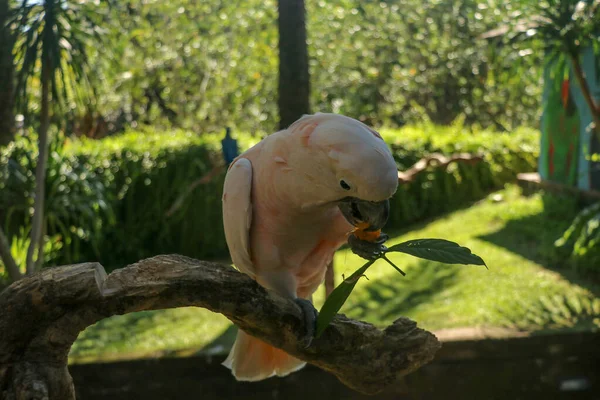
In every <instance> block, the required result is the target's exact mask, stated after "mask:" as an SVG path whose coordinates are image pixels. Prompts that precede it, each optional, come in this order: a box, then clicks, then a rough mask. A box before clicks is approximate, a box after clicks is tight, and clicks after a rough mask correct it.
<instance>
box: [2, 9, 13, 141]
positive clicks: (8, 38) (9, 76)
mask: <svg viewBox="0 0 600 400" xmlns="http://www.w3.org/2000/svg"><path fill="white" fill-rule="evenodd" d="M8 12H9V7H8V0H0V146H2V145H5V144H8V143H10V142H11V141H12V140H13V139H14V135H15V116H14V97H13V96H14V70H15V66H14V60H13V54H12V50H13V43H14V42H13V36H12V34H11V32H10V30H9V28H8V27H7V26H6V22H7V21H8Z"/></svg>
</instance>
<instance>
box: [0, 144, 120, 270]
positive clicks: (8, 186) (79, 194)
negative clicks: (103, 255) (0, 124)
mask: <svg viewBox="0 0 600 400" xmlns="http://www.w3.org/2000/svg"><path fill="white" fill-rule="evenodd" d="M36 140H37V139H36V137H35V134H32V135H31V136H30V137H19V138H18V139H17V140H16V141H14V142H13V143H11V144H10V145H8V146H7V147H4V148H1V149H0V222H2V228H3V229H4V230H5V232H7V235H8V236H9V237H11V238H13V237H14V238H15V239H14V240H20V241H21V242H23V243H25V241H26V242H27V243H29V242H28V239H26V238H25V237H24V236H27V234H28V232H29V226H30V220H31V216H32V211H33V194H34V189H35V185H34V176H35V165H36V162H37V143H36ZM108 196H109V192H107V191H106V190H105V186H104V182H103V179H102V176H101V175H99V174H98V173H97V172H96V171H94V170H93V169H90V168H89V165H86V164H83V163H80V162H79V161H78V160H77V159H76V158H75V157H73V156H72V155H70V154H66V153H65V152H64V138H62V137H60V136H58V137H55V138H53V139H52V141H51V144H50V147H49V155H48V173H47V177H46V201H45V204H44V205H45V215H44V230H45V232H46V234H47V235H49V236H51V237H52V240H51V241H52V242H55V241H57V243H56V245H57V246H61V247H62V251H61V252H60V253H59V254H60V260H61V262H64V263H71V262H75V261H78V260H81V258H82V257H81V253H80V247H81V246H84V247H89V248H90V249H92V250H94V251H95V253H96V254H97V253H98V250H99V245H100V244H101V241H102V236H103V232H104V230H105V228H106V227H107V226H109V225H111V224H112V225H114V223H115V220H114V216H113V213H112V204H111V203H110V201H109V199H108ZM57 254H58V253H57ZM48 261H50V260H48Z"/></svg>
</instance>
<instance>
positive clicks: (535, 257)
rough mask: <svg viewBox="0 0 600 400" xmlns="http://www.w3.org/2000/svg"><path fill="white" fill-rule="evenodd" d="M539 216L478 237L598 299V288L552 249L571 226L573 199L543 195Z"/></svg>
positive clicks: (519, 220)
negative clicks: (547, 270) (541, 209)
mask: <svg viewBox="0 0 600 400" xmlns="http://www.w3.org/2000/svg"><path fill="white" fill-rule="evenodd" d="M542 201H543V204H544V209H543V211H542V212H540V213H538V214H535V215H530V216H528V217H525V218H521V219H511V220H508V221H506V223H505V224H504V225H503V227H502V229H500V230H498V231H496V232H494V233H490V234H487V235H482V236H478V237H477V239H480V240H484V241H486V242H489V243H492V244H494V245H496V246H499V247H503V248H505V249H507V250H509V251H511V252H513V253H515V254H518V255H520V256H522V257H524V258H527V259H528V260H531V261H533V262H535V263H537V264H540V265H543V266H545V267H546V268H548V269H550V270H552V271H555V272H558V273H560V274H561V275H562V276H564V277H565V279H567V280H569V281H570V282H572V283H575V284H577V285H579V286H582V287H585V288H587V289H589V290H590V291H592V292H593V293H594V294H595V295H600V286H599V285H598V283H597V282H594V280H593V279H590V278H589V277H583V276H581V275H580V274H578V273H577V272H576V271H573V270H572V269H570V268H569V267H568V266H567V265H565V264H564V262H563V260H562V258H561V257H560V256H559V255H558V252H557V250H556V248H555V246H554V242H555V241H556V240H557V239H559V238H560V237H561V236H562V235H563V233H564V232H565V231H566V230H567V228H568V227H569V226H570V225H571V223H572V222H573V219H574V218H575V216H576V215H577V212H578V209H579V208H578V205H577V201H576V199H575V198H572V197H568V196H558V195H543V196H542Z"/></svg>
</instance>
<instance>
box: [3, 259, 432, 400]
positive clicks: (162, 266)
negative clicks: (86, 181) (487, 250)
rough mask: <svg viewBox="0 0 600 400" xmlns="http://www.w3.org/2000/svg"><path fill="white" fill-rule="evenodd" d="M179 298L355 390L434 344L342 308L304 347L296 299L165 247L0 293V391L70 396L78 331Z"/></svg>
mask: <svg viewBox="0 0 600 400" xmlns="http://www.w3.org/2000/svg"><path fill="white" fill-rule="evenodd" d="M187 306H197V307H204V308H207V309H209V310H211V311H213V312H218V313H221V314H223V315H225V316H226V317H227V318H229V319H230V320H231V321H232V322H234V323H235V324H236V325H237V326H238V327H239V328H240V329H243V330H244V331H245V332H247V333H249V334H251V335H253V336H255V337H258V338H260V339H261V340H263V341H265V342H267V343H269V344H271V345H273V346H276V347H278V348H280V349H283V350H284V351H286V352H288V353H289V354H291V355H293V356H295V357H298V358H300V359H302V360H304V361H307V362H310V363H312V364H314V365H317V366H318V367H320V368H322V369H324V370H326V371H329V372H331V373H332V374H334V375H335V376H337V377H338V379H340V381H342V382H343V383H344V384H346V385H347V386H349V387H351V388H353V389H355V390H358V391H360V392H363V393H370V394H374V393H377V392H380V391H382V390H383V389H385V387H386V386H388V385H391V384H393V383H394V382H397V381H398V379H400V378H401V377H402V376H404V375H406V374H408V373H410V372H412V371H415V370H416V369H418V368H419V367H421V366H422V365H424V364H426V363H428V362H429V361H431V360H432V359H433V357H434V355H435V353H436V352H437V350H438V349H439V348H440V343H439V342H438V340H437V338H436V337H435V336H434V335H433V334H431V333H430V332H427V331H424V330H423V329H419V328H417V324H416V323H415V322H413V321H411V320H409V319H407V318H402V317H401V318H399V319H398V320H396V321H395V322H394V323H393V324H392V325H390V326H388V327H387V328H386V329H384V330H379V329H377V328H376V327H374V326H373V325H371V324H368V323H365V322H359V321H354V320H350V319H348V318H346V317H344V316H343V315H337V316H336V317H335V318H334V319H333V321H332V322H331V324H330V325H329V326H328V327H327V329H325V332H323V335H322V336H321V337H319V338H317V339H314V340H313V342H312V344H311V345H310V346H309V347H308V348H306V347H304V346H303V345H302V344H301V342H300V341H299V340H298V338H301V337H303V335H304V334H305V332H306V326H305V317H304V314H303V312H302V310H301V309H300V307H298V305H297V304H296V302H294V301H293V300H292V299H290V298H286V297H282V296H280V295H278V294H277V293H275V292H271V291H268V290H266V289H264V288H263V287H262V286H260V285H259V284H257V283H256V282H255V281H253V280H252V279H251V278H249V277H248V276H246V275H244V274H242V273H240V272H238V271H236V270H234V269H233V268H231V267H230V266H225V265H220V264H216V263H210V262H206V261H198V260H193V259H191V258H187V257H183V256H177V255H169V256H157V257H153V258H150V259H146V260H142V261H140V262H138V263H136V264H133V265H131V266H129V267H127V268H122V269H119V270H115V271H114V272H112V273H111V274H110V275H108V276H107V275H106V272H105V271H104V268H102V266H101V265H100V264H98V263H85V264H78V265H70V266H64V267H57V268H48V269H45V270H43V271H42V272H40V273H37V274H35V275H33V276H28V277H25V278H23V279H21V280H20V281H19V282H18V283H16V284H13V285H11V286H9V287H8V288H7V289H5V290H4V291H3V292H1V293H0V310H2V313H0V338H2V340H0V398H1V399H12V400H15V399H31V400H38V399H39V400H42V399H44V400H54V399H56V400H73V399H74V398H75V389H74V387H73V381H72V379H71V376H70V375H69V371H68V369H67V359H68V354H69V349H70V348H71V345H72V344H73V342H74V341H75V339H77V336H78V334H79V332H80V331H82V330H83V329H85V328H86V327H87V326H89V325H92V324H94V323H95V322H97V321H99V320H101V319H103V318H107V317H109V316H111V315H120V314H126V313H131V312H136V311H142V310H155V309H163V308H174V307H187ZM201 378H202V376H201V375H200V372H199V375H198V379H201ZM231 379H232V383H233V379H234V378H233V377H231Z"/></svg>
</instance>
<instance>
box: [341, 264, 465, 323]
mask: <svg viewBox="0 0 600 400" xmlns="http://www.w3.org/2000/svg"><path fill="white" fill-rule="evenodd" d="M458 271H459V267H456V266H451V265H442V264H439V263H435V262H432V261H426V260H421V261H419V262H418V263H417V264H415V265H413V266H411V267H410V269H408V270H407V271H406V272H407V275H406V276H405V277H403V276H401V275H400V274H398V275H397V276H393V275H392V276H387V277H385V278H382V279H377V280H373V281H370V282H367V283H366V285H365V288H364V289H363V291H362V293H361V296H360V297H359V298H355V299H353V300H352V295H351V296H350V298H351V303H349V304H348V306H347V307H346V309H345V310H344V309H342V312H347V313H348V316H349V317H352V318H357V319H367V320H368V321H370V322H373V323H375V324H378V325H380V324H381V323H382V322H384V321H389V320H390V319H396V318H398V317H400V316H402V315H406V314H407V313H409V312H410V311H411V310H413V309H415V308H416V307H418V306H420V305H422V304H426V303H429V302H431V300H432V298H433V297H435V296H436V295H438V294H439V293H441V292H442V291H443V290H444V289H447V288H449V287H451V286H453V285H454V284H455V283H456V282H457V280H458ZM367 275H368V274H367ZM363 284H365V283H363Z"/></svg>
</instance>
